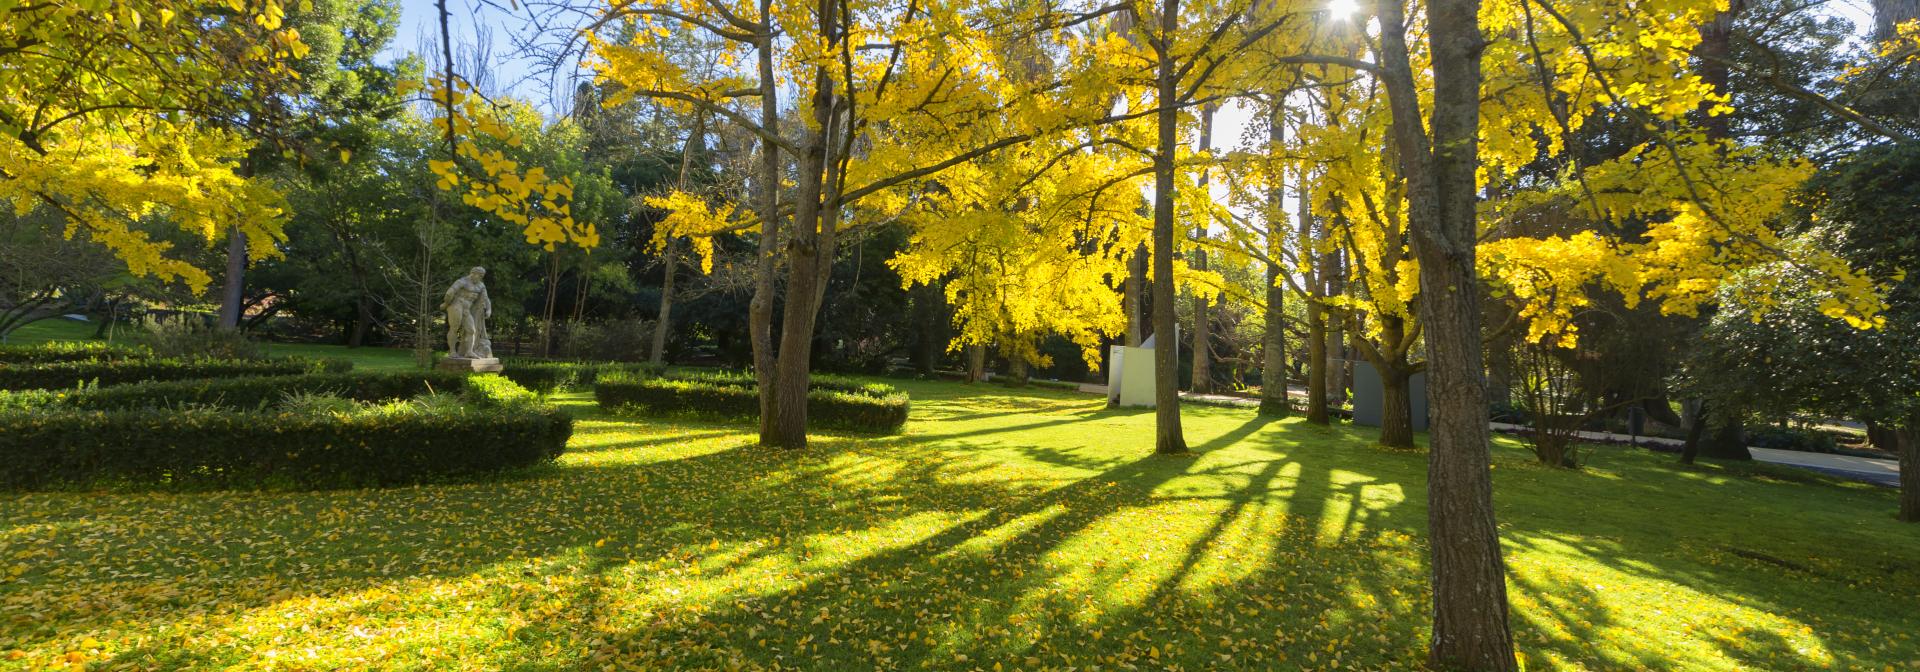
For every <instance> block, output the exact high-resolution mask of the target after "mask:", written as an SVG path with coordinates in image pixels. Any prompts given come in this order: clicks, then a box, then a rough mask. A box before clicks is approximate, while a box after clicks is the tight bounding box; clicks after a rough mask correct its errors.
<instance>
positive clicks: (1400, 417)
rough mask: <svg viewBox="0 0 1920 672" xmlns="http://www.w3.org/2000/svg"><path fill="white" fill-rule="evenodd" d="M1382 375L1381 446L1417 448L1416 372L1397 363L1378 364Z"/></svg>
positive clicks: (1377, 369)
mask: <svg viewBox="0 0 1920 672" xmlns="http://www.w3.org/2000/svg"><path fill="white" fill-rule="evenodd" d="M1374 371H1376V372H1378V373H1379V374H1380V445H1383V446H1386V447H1388V448H1403V449H1404V448H1412V447H1413V382H1412V381H1413V373H1412V372H1410V371H1409V370H1407V369H1403V368H1400V367H1396V366H1375V367H1374Z"/></svg>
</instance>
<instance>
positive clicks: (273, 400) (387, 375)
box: [0, 371, 479, 410]
mask: <svg viewBox="0 0 1920 672" xmlns="http://www.w3.org/2000/svg"><path fill="white" fill-rule="evenodd" d="M477 377H479V376H476V378H477ZM463 378H464V376H463V375H462V374H460V373H458V372H452V371H379V372H360V373H311V374H305V375H298V376H253V377H247V378H202V379H197V380H169V381H154V382H144V383H134V384H130V385H114V386H111V387H91V388H87V389H84V390H76V391H72V392H69V393H66V394H65V395H64V399H62V402H63V403H64V404H66V405H69V406H72V407H74V408H84V409H91V410H114V409H129V408H155V407H167V406H175V405H180V404H192V405H201V406H218V407H223V408H241V409H246V408H262V407H268V406H282V405H284V404H283V403H282V402H284V401H285V400H286V399H288V398H289V397H298V396H300V395H329V396H336V397H340V398H343V399H348V400H351V401H390V400H394V399H407V398H411V397H416V396H419V395H422V394H428V393H431V392H435V391H449V392H450V391H454V390H458V389H460V388H461V386H462V385H463V384H464V382H463V380H462V379H463ZM20 394H22V393H20V392H14V393H9V396H10V395H20ZM6 405H7V403H6V402H5V401H4V396H0V407H5V406H6Z"/></svg>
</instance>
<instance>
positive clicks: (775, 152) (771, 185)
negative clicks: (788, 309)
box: [747, 0, 781, 445]
mask: <svg viewBox="0 0 1920 672" xmlns="http://www.w3.org/2000/svg"><path fill="white" fill-rule="evenodd" d="M760 21H761V25H767V26H770V25H772V22H773V2H772V0H760ZM773 49H774V45H773V35H772V34H771V33H769V34H764V35H761V36H759V41H758V44H756V45H755V59H756V60H757V66H758V69H759V75H760V126H761V128H764V129H766V131H767V132H768V133H778V132H779V129H780V96H779V93H780V88H779V81H778V80H777V79H775V78H774V72H773ZM760 145H761V148H760V176H759V182H760V194H759V195H760V203H759V207H760V248H759V252H758V255H757V256H756V257H755V259H754V273H753V298H752V299H751V301H750V302H749V303H748V306H747V330H748V331H749V332H750V333H749V335H748V338H749V340H750V342H751V343H752V346H753V373H754V379H755V382H756V383H757V386H758V389H759V392H760V443H761V444H762V445H766V444H770V443H773V441H774V435H773V419H774V416H775V415H776V414H777V413H778V411H779V405H778V404H779V401H778V400H777V399H776V398H775V396H774V393H773V391H774V390H773V387H774V384H773V379H774V364H775V359H774V353H773V273H774V267H775V263H774V262H775V257H776V256H778V254H779V250H780V248H779V245H778V241H779V238H780V216H779V215H780V172H781V171H780V147H779V146H778V145H775V144H773V143H771V142H767V141H765V140H762V141H761V142H760Z"/></svg>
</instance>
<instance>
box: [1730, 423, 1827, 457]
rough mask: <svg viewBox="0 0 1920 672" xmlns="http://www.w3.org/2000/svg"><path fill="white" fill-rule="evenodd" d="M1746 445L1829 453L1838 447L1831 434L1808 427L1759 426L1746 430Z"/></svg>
mask: <svg viewBox="0 0 1920 672" xmlns="http://www.w3.org/2000/svg"><path fill="white" fill-rule="evenodd" d="M1747 445H1749V446H1754V447H1756V448H1773V449H1776V450H1797V451H1801V452H1807V453H1831V452H1833V451H1834V450H1835V449H1837V448H1839V445H1838V444H1837V442H1836V441H1835V440H1834V437H1833V435H1832V434H1828V433H1825V432H1820V431H1816V430H1808V429H1782V428H1780V427H1761V428H1758V429H1754V430H1751V431H1748V432H1747Z"/></svg>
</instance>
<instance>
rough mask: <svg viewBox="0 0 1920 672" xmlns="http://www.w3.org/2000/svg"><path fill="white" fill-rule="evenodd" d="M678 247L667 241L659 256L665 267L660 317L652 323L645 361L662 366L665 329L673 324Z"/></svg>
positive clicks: (665, 340) (665, 344)
mask: <svg viewBox="0 0 1920 672" xmlns="http://www.w3.org/2000/svg"><path fill="white" fill-rule="evenodd" d="M679 252H680V246H679V244H678V241H674V240H672V239H669V240H667V249H666V250H665V251H664V253H663V254H661V261H662V263H663V265H664V266H665V275H664V277H663V278H662V279H661V281H660V315H659V316H658V317H657V318H655V319H654V322H653V350H652V351H651V352H648V353H647V361H649V362H652V363H654V364H664V363H666V361H667V329H668V328H669V327H670V325H672V324H673V277H674V276H675V275H677V274H676V273H674V271H677V270H679V269H680V256H679Z"/></svg>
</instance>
